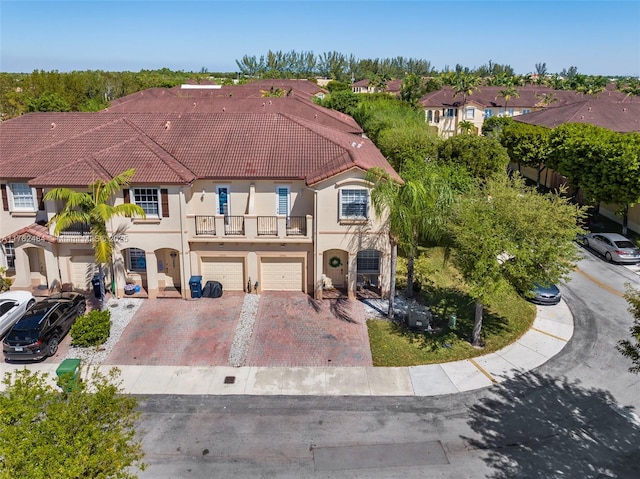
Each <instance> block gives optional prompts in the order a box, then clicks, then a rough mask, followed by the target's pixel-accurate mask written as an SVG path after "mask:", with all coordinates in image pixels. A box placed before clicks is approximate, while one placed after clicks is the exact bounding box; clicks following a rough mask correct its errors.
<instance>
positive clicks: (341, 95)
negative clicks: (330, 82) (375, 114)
mask: <svg viewBox="0 0 640 479" xmlns="http://www.w3.org/2000/svg"><path fill="white" fill-rule="evenodd" d="M359 102H360V99H359V98H358V94H356V93H353V92H352V91H351V90H350V89H349V90H338V91H335V92H333V93H331V94H330V95H327V96H326V97H325V98H323V99H322V100H319V101H318V103H320V105H322V106H324V107H326V108H332V109H334V110H337V111H340V112H342V113H346V114H347V115H351V116H353V114H354V113H355V112H356V109H357V108H358V104H359Z"/></svg>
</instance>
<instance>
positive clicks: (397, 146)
mask: <svg viewBox="0 0 640 479" xmlns="http://www.w3.org/2000/svg"><path fill="white" fill-rule="evenodd" d="M441 141H442V140H440V139H439V138H438V136H437V135H436V134H435V133H433V132H432V131H431V130H429V128H428V127H427V126H426V125H424V124H422V125H407V126H404V127H403V126H400V127H395V128H388V129H386V130H382V132H380V135H379V136H378V141H377V143H376V146H377V147H378V148H379V149H380V151H381V152H382V154H383V155H384V156H385V157H386V158H387V160H389V163H391V166H393V167H394V169H395V170H396V171H402V169H403V167H404V163H405V162H406V161H409V160H415V161H418V160H419V161H422V162H425V161H429V160H436V159H437V158H438V145H439V143H440V142H441Z"/></svg>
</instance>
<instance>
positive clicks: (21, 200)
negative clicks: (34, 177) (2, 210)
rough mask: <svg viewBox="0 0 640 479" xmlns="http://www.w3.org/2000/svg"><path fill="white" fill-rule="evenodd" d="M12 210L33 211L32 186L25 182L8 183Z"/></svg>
mask: <svg viewBox="0 0 640 479" xmlns="http://www.w3.org/2000/svg"><path fill="white" fill-rule="evenodd" d="M9 190H10V191H11V199H12V202H13V209H14V211H35V210H36V203H35V201H34V194H33V188H31V187H30V186H29V185H28V184H26V183H10V184H9Z"/></svg>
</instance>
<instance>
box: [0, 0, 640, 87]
mask: <svg viewBox="0 0 640 479" xmlns="http://www.w3.org/2000/svg"><path fill="white" fill-rule="evenodd" d="M269 50H272V51H277V50H281V51H283V52H289V51H291V50H296V51H298V52H300V51H311V52H313V53H315V54H316V55H320V54H322V53H324V52H331V51H337V52H340V53H343V54H345V55H347V56H348V55H351V54H353V55H354V56H355V57H356V58H358V59H366V58H391V57H396V56H403V57H406V58H418V59H424V60H428V61H430V62H431V65H432V66H433V67H435V68H436V69H438V70H442V69H443V68H445V67H447V66H448V67H450V68H452V69H453V68H454V67H455V65H456V64H458V63H459V64H461V65H463V66H465V67H469V68H474V67H479V66H481V65H483V64H487V63H488V62H489V61H490V60H491V61H492V62H493V63H499V64H508V65H511V66H512V67H513V69H514V70H515V72H516V73H519V74H525V73H531V72H535V65H536V63H546V66H547V71H548V72H549V73H560V72H561V71H562V70H563V69H568V68H569V67H570V66H576V67H577V68H578V72H580V73H584V74H588V75H607V76H609V75H611V76H612V75H625V76H640V1H638V0H626V1H589V0H574V1H564V2H563V1H553V0H548V1H536V2H531V1H519V0H511V1H491V2H489V1H480V0H477V1H456V0H449V1H418V0H416V1H391V0H386V1H375V0H362V1H346V2H345V1H315V0H298V1H275V0H263V1H244V0H235V1H212V0H184V1H159V0H138V1H131V0H110V1H92V0H78V1H58V0H49V1H31V0H0V71H2V72H26V73H30V72H32V71H33V70H36V69H37V70H47V71H49V70H57V71H60V72H66V71H72V70H105V71H140V70H142V69H159V68H165V67H166V68H169V69H171V70H183V71H200V70H201V69H202V68H206V69H207V71H209V72H235V71H238V70H239V69H238V66H237V65H236V60H240V59H241V58H242V57H243V56H244V55H249V56H253V55H255V56H256V57H259V56H261V55H265V54H266V53H267V52H268V51H269Z"/></svg>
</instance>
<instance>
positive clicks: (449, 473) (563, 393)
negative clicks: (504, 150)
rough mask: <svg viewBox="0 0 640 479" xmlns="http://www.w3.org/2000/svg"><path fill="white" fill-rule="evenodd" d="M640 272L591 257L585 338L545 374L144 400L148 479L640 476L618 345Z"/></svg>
mask: <svg viewBox="0 0 640 479" xmlns="http://www.w3.org/2000/svg"><path fill="white" fill-rule="evenodd" d="M626 283H630V284H632V285H634V286H635V287H638V288H640V277H639V276H637V275H636V274H635V273H634V272H633V271H631V270H630V269H628V268H625V267H623V266H619V265H611V264H607V263H605V262H603V261H602V259H600V258H598V257H597V256H594V255H592V254H591V253H589V252H585V258H584V259H583V260H582V261H581V262H580V264H579V269H578V270H576V271H575V272H573V273H572V274H571V278H570V281H569V282H568V284H566V285H563V286H561V289H562V292H563V294H564V296H565V298H566V301H567V304H568V305H569V307H570V309H571V311H572V313H573V315H574V320H575V332H574V336H573V338H572V339H571V341H569V343H568V344H567V345H566V347H565V348H564V349H563V350H562V351H561V352H560V353H559V354H558V355H557V356H555V357H554V358H552V359H551V360H549V361H548V362H547V363H545V364H544V365H542V366H540V367H538V368H536V369H535V370H533V371H530V372H528V373H525V374H523V375H521V376H518V377H517V378H515V379H513V380H509V381H506V382H503V383H501V384H499V385H495V386H492V387H489V388H484V389H478V390H474V391H469V392H465V393H459V394H452V395H443V396H433V397H291V396H287V397H284V396H193V395H191V396H146V397H142V398H141V411H142V413H143V416H142V420H141V422H140V437H141V438H142V440H143V446H144V449H145V451H146V454H147V456H146V461H147V463H148V464H149V467H148V469H147V470H146V471H144V472H142V473H140V477H141V478H160V479H163V478H210V477H216V478H227V477H229V478H231V477H233V478H244V477H252V478H253V477H257V478H272V477H273V478H301V477H312V478H346V479H349V478H424V477H438V478H452V479H453V478H479V477H488V478H500V479H507V478H514V477H517V478H536V479H537V478H556V477H557V478H560V477H562V478H580V479H582V478H625V479H626V478H629V479H631V478H634V479H637V478H638V477H640V466H639V465H638V464H639V462H640V461H638V452H639V451H638V444H640V421H638V419H637V413H638V412H639V411H640V377H638V376H637V375H633V374H631V373H629V372H628V367H629V362H628V360H627V359H626V358H623V357H622V356H621V355H620V354H619V353H618V352H617V351H616V349H615V344H616V342H617V341H618V340H619V339H621V338H624V337H627V336H628V329H629V327H630V326H631V323H632V317H631V315H630V314H629V313H628V311H627V303H626V301H625V300H624V299H623V298H622V294H623V293H624V291H625V284H626Z"/></svg>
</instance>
